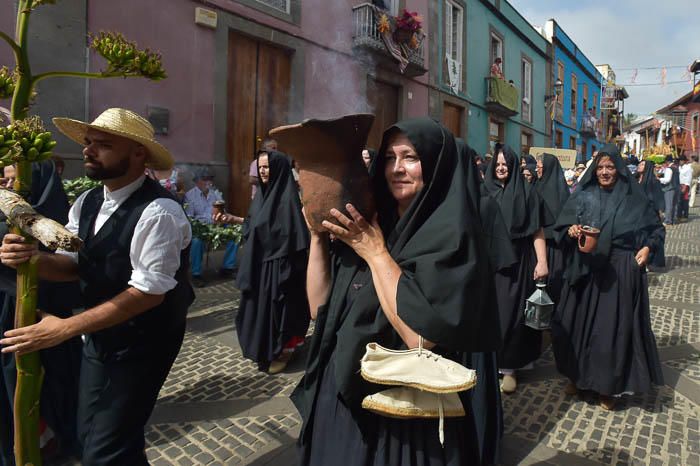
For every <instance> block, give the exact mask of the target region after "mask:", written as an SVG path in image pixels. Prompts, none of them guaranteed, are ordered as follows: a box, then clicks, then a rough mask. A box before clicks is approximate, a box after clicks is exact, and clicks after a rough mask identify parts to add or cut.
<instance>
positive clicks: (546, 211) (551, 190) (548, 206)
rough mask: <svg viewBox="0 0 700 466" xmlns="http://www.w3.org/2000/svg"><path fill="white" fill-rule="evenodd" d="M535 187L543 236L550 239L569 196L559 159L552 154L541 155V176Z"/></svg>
mask: <svg viewBox="0 0 700 466" xmlns="http://www.w3.org/2000/svg"><path fill="white" fill-rule="evenodd" d="M535 189H536V190H537V193H538V194H539V196H540V198H541V199H542V226H543V227H544V233H545V238H547V239H551V238H553V234H554V232H553V230H552V227H554V224H555V223H556V221H557V217H559V213H560V212H561V209H562V208H563V207H564V204H565V203H566V201H567V200H568V199H569V196H570V193H569V186H568V185H567V184H566V179H565V178H564V171H563V170H562V168H561V164H560V163H559V159H558V158H556V157H555V156H554V155H552V154H543V155H542V178H540V179H538V180H537V182H536V183H535Z"/></svg>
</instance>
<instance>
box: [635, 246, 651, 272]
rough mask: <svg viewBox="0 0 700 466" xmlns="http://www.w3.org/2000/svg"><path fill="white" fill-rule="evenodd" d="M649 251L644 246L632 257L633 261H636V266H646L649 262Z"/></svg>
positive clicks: (647, 247)
mask: <svg viewBox="0 0 700 466" xmlns="http://www.w3.org/2000/svg"><path fill="white" fill-rule="evenodd" d="M650 252H651V250H650V249H649V246H644V247H643V248H642V249H640V250H639V252H637V255H636V256H635V257H634V259H635V260H636V261H637V265H638V266H639V267H640V268H641V267H644V266H645V265H647V262H648V261H649V253H650Z"/></svg>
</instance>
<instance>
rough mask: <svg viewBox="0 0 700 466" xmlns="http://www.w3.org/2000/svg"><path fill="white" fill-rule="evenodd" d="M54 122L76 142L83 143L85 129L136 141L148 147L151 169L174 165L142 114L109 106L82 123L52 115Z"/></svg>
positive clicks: (147, 164)
mask: <svg viewBox="0 0 700 466" xmlns="http://www.w3.org/2000/svg"><path fill="white" fill-rule="evenodd" d="M52 121H53V123H54V124H55V125H56V127H57V128H58V129H59V130H60V131H61V132H62V133H63V134H65V135H66V136H67V137H68V138H70V139H72V140H73V141H75V142H77V143H78V144H85V134H86V133H87V131H88V129H96V130H98V131H103V132H105V133H109V134H115V135H117V136H122V137H125V138H127V139H131V140H132V141H135V142H138V143H139V144H141V145H143V146H144V147H145V148H146V149H148V159H147V160H146V166H147V167H148V168H152V169H154V170H169V169H171V168H172V167H173V164H174V161H173V156H172V155H171V154H170V152H168V149H166V148H165V147H163V146H162V145H161V144H160V143H159V142H158V141H156V140H155V138H154V137H153V135H154V131H153V126H152V125H151V124H150V123H149V122H148V120H146V119H145V118H143V117H142V116H141V115H139V114H137V113H134V112H132V111H131V110H126V109H123V108H109V109H107V110H105V111H104V112H102V114H101V115H100V116H98V117H97V118H95V121H93V122H92V123H85V122H83V121H79V120H73V119H71V118H54V119H53V120H52Z"/></svg>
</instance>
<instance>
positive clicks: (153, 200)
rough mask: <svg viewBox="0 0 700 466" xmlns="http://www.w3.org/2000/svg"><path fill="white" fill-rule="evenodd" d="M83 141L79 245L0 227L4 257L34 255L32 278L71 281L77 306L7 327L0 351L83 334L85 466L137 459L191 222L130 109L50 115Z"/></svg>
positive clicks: (163, 155)
mask: <svg viewBox="0 0 700 466" xmlns="http://www.w3.org/2000/svg"><path fill="white" fill-rule="evenodd" d="M53 121H54V123H55V125H56V127H58V129H59V130H60V131H61V132H62V133H63V134H65V135H66V136H68V137H69V138H70V139H72V140H74V141H76V142H78V143H80V144H83V145H84V146H85V147H84V149H83V158H84V161H85V171H86V173H87V175H88V176H89V177H90V178H92V179H96V180H100V181H102V182H103V183H104V188H96V189H93V190H90V191H88V192H86V193H84V194H82V195H81V196H80V197H79V198H78V199H77V200H76V202H75V204H74V205H73V207H72V209H71V211H70V214H69V221H68V225H67V226H66V228H68V229H69V230H71V231H72V232H74V233H76V234H78V235H79V236H80V238H81V239H82V240H83V242H84V244H83V247H82V248H81V249H80V251H79V252H78V253H77V254H70V253H68V252H65V251H63V252H61V251H59V252H60V253H59V254H44V253H39V252H37V249H36V247H35V246H30V245H26V244H23V240H22V238H21V237H20V236H17V235H6V236H5V237H4V239H3V244H2V248H1V249H0V259H1V260H2V263H3V264H5V265H9V266H12V267H16V266H17V265H18V264H20V263H22V262H25V261H27V260H28V259H29V258H30V257H31V256H33V255H35V254H40V255H39V275H40V277H41V278H42V279H46V280H54V281H71V280H80V285H81V291H82V297H83V300H84V304H85V307H86V310H85V311H84V312H82V313H80V314H78V315H75V316H72V317H69V318H66V319H59V318H57V317H55V316H51V315H48V314H42V319H41V321H40V322H39V323H37V324H35V325H32V326H28V327H24V328H20V329H16V330H12V331H9V332H6V333H5V335H4V338H3V339H2V340H0V344H1V345H3V349H2V351H3V352H5V353H7V352H17V353H29V352H32V351H37V350H40V349H43V348H48V347H52V346H55V345H57V344H59V343H61V342H62V341H65V340H66V339H68V338H70V337H73V336H76V335H83V336H84V342H85V344H84V346H83V358H82V368H81V374H80V393H79V401H78V405H79V406H78V431H79V436H80V440H81V442H82V447H83V458H82V461H83V464H84V465H96V464H100V465H103V464H110V465H127V464H128V465H145V464H148V462H147V459H146V455H145V452H144V447H145V440H144V426H145V424H146V421H147V420H148V418H149V416H150V414H151V412H152V410H153V406H154V405H155V402H156V398H157V396H158V392H159V390H160V388H161V386H162V385H163V382H164V381H165V378H166V376H167V374H168V372H169V371H170V368H171V366H172V364H173V361H174V360H175V357H176V356H177V353H178V351H179V350H180V346H181V344H182V340H183V336H184V331H185V316H186V313H187V308H188V307H189V305H190V304H191V303H192V301H193V299H194V293H193V291H192V287H191V286H190V283H189V279H188V275H187V272H188V268H189V243H190V240H191V229H190V224H189V222H188V220H187V217H186V215H185V213H184V211H183V210H182V207H181V206H180V205H179V204H178V203H177V201H175V200H174V199H173V198H172V196H171V195H170V194H169V193H168V191H166V190H165V189H163V188H162V187H161V186H160V185H159V184H158V182H156V181H153V180H151V179H150V178H146V177H145V176H144V172H145V169H146V168H152V169H155V170H161V169H168V168H170V167H171V166H172V165H173V159H172V156H171V155H170V153H169V152H168V151H167V149H165V147H163V146H161V145H160V144H159V143H158V142H156V141H155V139H154V137H153V127H152V126H151V125H150V123H149V122H148V121H146V120H145V119H144V118H142V117H141V116H139V115H137V114H136V113H134V112H131V111H129V110H124V109H119V108H112V109H109V110H106V111H105V112H104V113H102V114H101V115H100V116H99V117H97V119H96V120H95V121H94V122H92V124H88V123H84V122H81V121H76V120H71V119H68V118H54V120H53Z"/></svg>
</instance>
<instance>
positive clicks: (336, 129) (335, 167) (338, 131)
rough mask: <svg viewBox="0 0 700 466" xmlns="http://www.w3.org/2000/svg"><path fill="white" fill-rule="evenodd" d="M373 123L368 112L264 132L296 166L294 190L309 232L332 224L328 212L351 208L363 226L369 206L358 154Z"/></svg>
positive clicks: (366, 179) (371, 210)
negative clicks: (297, 182) (297, 172)
mask: <svg viewBox="0 0 700 466" xmlns="http://www.w3.org/2000/svg"><path fill="white" fill-rule="evenodd" d="M373 121H374V115H372V114H368V113H362V114H356V115H346V116H343V117H340V118H335V119H331V120H304V121H303V122H301V123H298V124H296V125H289V126H280V127H278V128H275V129H273V130H271V131H270V136H272V137H274V138H275V139H276V140H277V142H278V143H279V146H280V147H281V148H283V150H284V151H285V152H286V153H287V154H288V155H289V156H290V157H292V158H293V159H294V160H295V161H296V162H297V164H298V165H299V186H300V187H301V199H302V204H303V205H304V211H305V212H306V218H307V219H308V221H309V223H310V224H311V228H312V229H313V230H315V231H324V230H325V229H324V228H323V227H322V226H321V223H322V222H323V221H324V220H329V221H333V222H334V223H337V222H335V219H334V218H332V217H331V216H330V213H329V212H330V210H331V209H332V208H335V209H338V210H339V211H341V212H344V213H345V214H346V215H348V217H349V216H350V215H349V214H348V213H347V211H346V210H345V205H346V204H352V205H353V206H354V207H355V208H356V209H357V210H358V211H359V212H360V213H361V214H362V216H363V217H364V218H365V219H366V220H367V221H368V222H369V221H371V220H372V218H373V217H374V213H375V203H374V199H373V197H372V192H371V189H370V185H369V175H368V174H367V168H365V164H364V163H363V161H362V150H363V149H364V148H365V144H366V143H367V136H368V135H369V131H370V128H371V127H372V123H373Z"/></svg>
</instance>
